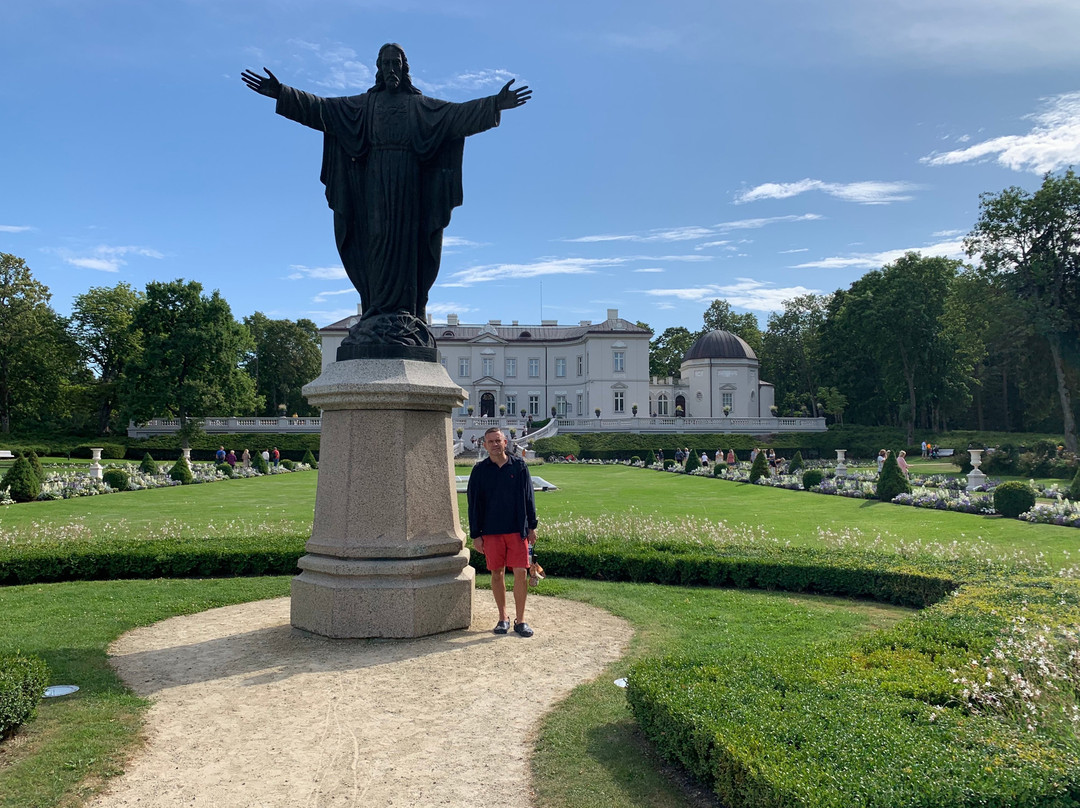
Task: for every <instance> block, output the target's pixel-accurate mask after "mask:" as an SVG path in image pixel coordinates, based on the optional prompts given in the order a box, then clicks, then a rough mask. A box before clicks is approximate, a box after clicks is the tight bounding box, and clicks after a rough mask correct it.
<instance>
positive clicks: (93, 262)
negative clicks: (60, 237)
mask: <svg viewBox="0 0 1080 808" xmlns="http://www.w3.org/2000/svg"><path fill="white" fill-rule="evenodd" d="M64 261H66V262H67V263H69V264H71V265H72V266H75V267H80V268H81V269H96V270H98V271H99V272H119V271H120V266H119V264H118V263H117V262H116V261H111V260H109V259H107V258H65V259H64Z"/></svg>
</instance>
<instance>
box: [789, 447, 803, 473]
mask: <svg viewBox="0 0 1080 808" xmlns="http://www.w3.org/2000/svg"><path fill="white" fill-rule="evenodd" d="M803 465H804V463H803V459H802V452H801V451H799V450H798V449H796V450H795V454H794V455H792V457H791V462H790V463H788V466H787V470H788V474H794V473H795V472H796V471H798V470H799V469H801V468H802V467H803Z"/></svg>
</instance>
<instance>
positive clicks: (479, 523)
mask: <svg viewBox="0 0 1080 808" xmlns="http://www.w3.org/2000/svg"><path fill="white" fill-rule="evenodd" d="M484 448H485V449H486V450H487V453H488V456H487V457H486V458H485V459H484V460H481V461H480V462H479V463H477V464H476V465H475V466H473V470H472V473H471V474H469V486H468V488H467V489H466V499H467V500H468V503H469V534H470V535H471V537H472V540H473V547H475V548H476V551H477V552H478V553H482V554H483V556H484V561H485V563H486V564H487V568H488V570H490V571H491V593H492V594H493V595H494V596H495V605H496V606H497V607H498V609H499V622H498V623H496V624H495V633H496V634H506V633H508V632H509V631H510V617H509V613H508V612H507V609H506V568H507V567H509V568H510V569H512V570H513V571H514V633H515V634H518V635H520V636H522V637H531V636H532V635H533V630H532V628H530V627H529V624H528V623H526V622H525V598H526V596H527V595H528V592H529V548H530V547H531V546H532V545H533V544H534V543H535V542H536V525H537V520H536V501H535V499H534V496H533V487H532V478H531V477H530V476H529V468H528V466H526V465H525V461H524V460H522V459H521V458H520V457H511V456H510V455H509V454H507V452H506V436H505V435H503V433H502V430H501V429H499V428H498V427H494V426H493V427H491V428H490V429H488V430H487V432H485V433H484Z"/></svg>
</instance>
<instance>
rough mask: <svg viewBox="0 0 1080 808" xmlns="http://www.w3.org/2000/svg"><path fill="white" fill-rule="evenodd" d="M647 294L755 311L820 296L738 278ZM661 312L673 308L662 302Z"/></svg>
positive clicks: (799, 288)
mask: <svg viewBox="0 0 1080 808" xmlns="http://www.w3.org/2000/svg"><path fill="white" fill-rule="evenodd" d="M644 294H646V295H649V296H650V297H654V298H660V299H663V298H675V299H676V300H680V301H683V302H687V303H710V302H712V301H713V300H716V299H717V298H723V299H724V300H727V302H728V303H730V304H731V305H732V306H738V307H739V308H743V309H750V310H752V311H762V312H772V311H781V310H782V309H783V308H784V301H785V300H790V299H791V298H793V297H798V296H799V295H808V294H815V295H817V294H821V291H820V290H818V289H807V288H806V287H805V286H775V285H773V284H771V283H765V282H763V281H756V280H753V279H752V278H736V279H735V281H734V283H730V284H705V285H702V286H694V287H687V288H682V289H646V290H644ZM658 308H670V304H669V305H667V306H665V305H664V303H663V302H661V303H660V304H659V305H658Z"/></svg>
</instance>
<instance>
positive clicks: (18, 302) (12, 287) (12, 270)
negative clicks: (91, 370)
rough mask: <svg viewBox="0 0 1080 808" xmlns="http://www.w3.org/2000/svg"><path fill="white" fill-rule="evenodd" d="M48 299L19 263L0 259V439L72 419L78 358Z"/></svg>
mask: <svg viewBox="0 0 1080 808" xmlns="http://www.w3.org/2000/svg"><path fill="white" fill-rule="evenodd" d="M50 298H51V295H50V293H49V289H48V287H47V286H45V284H43V283H41V282H40V281H37V280H35V279H34V277H33V275H32V274H31V272H30V268H29V267H27V265H26V262H25V261H24V260H23V259H22V258H18V257H17V256H14V255H11V254H9V253H0V433H5V434H6V433H10V432H11V431H12V427H13V425H15V426H18V427H20V428H23V427H26V426H30V425H33V424H40V423H49V422H50V421H51V422H53V423H55V422H57V421H58V420H59V419H62V418H64V417H66V416H67V415H69V414H70V406H69V405H70V401H71V397H72V393H73V385H74V384H75V383H76V382H78V381H79V375H78V354H77V351H76V349H75V345H74V343H73V342H72V340H71V338H70V337H69V336H68V333H67V322H66V321H65V320H64V319H63V318H62V317H60V316H59V315H57V314H56V312H55V311H53V310H52V309H51V308H50V307H49V300H50Z"/></svg>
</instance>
